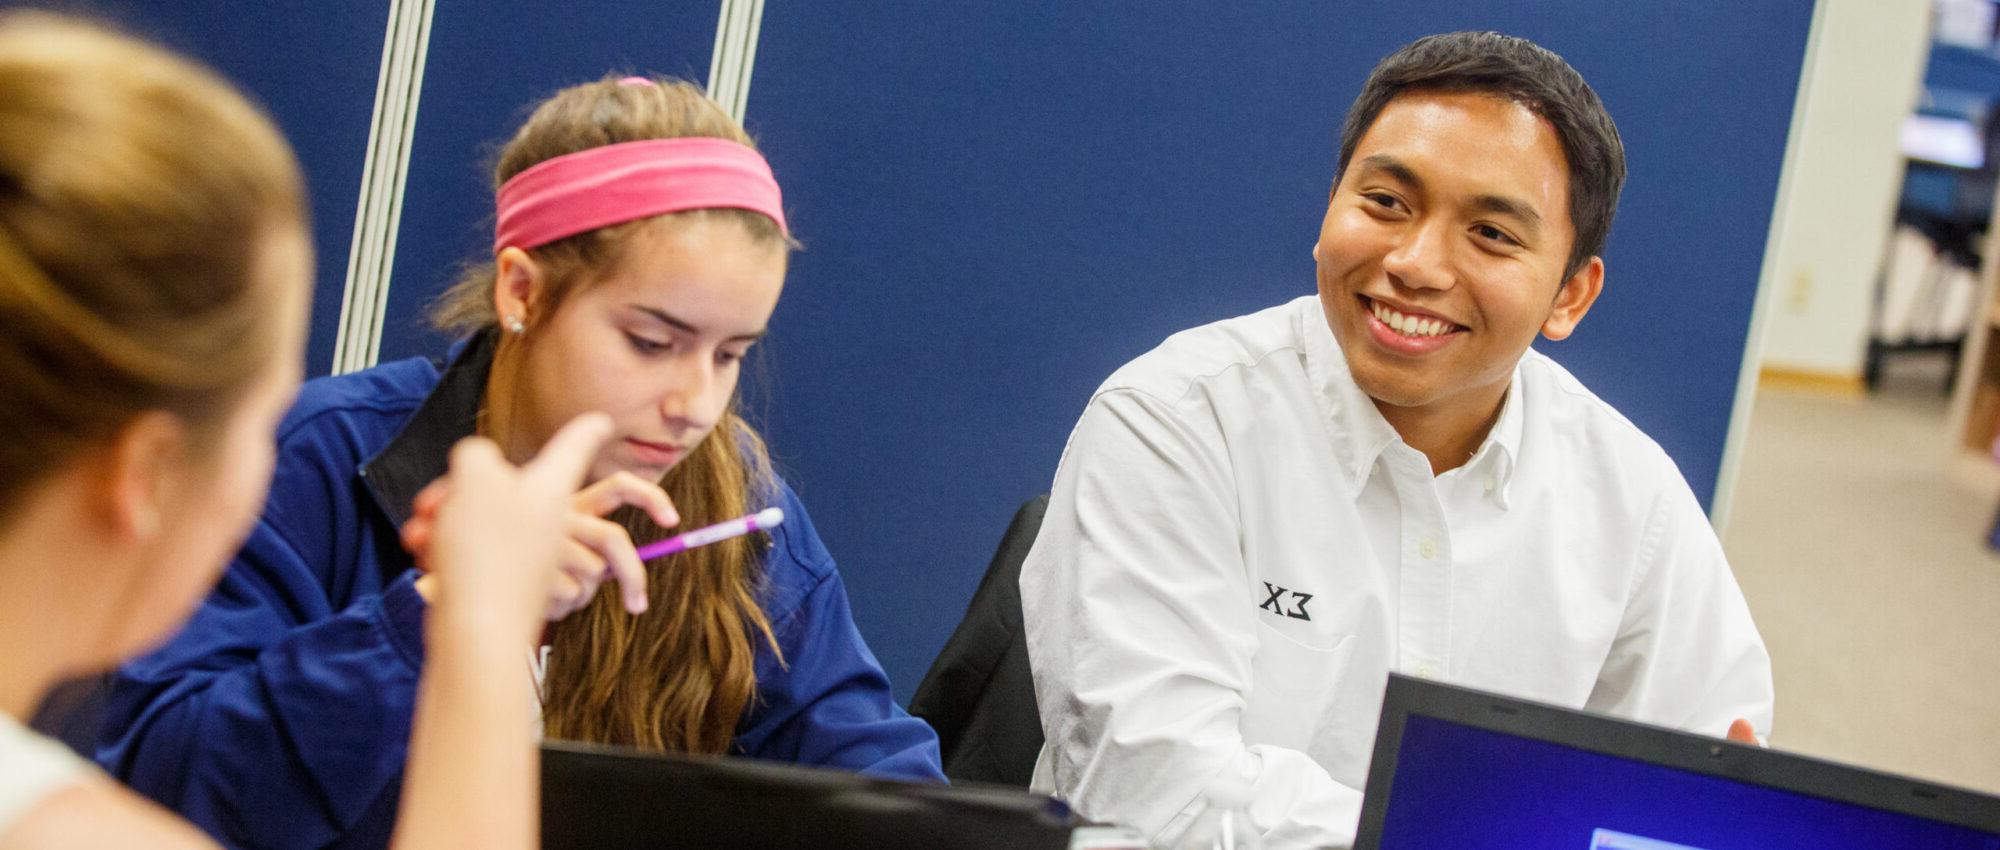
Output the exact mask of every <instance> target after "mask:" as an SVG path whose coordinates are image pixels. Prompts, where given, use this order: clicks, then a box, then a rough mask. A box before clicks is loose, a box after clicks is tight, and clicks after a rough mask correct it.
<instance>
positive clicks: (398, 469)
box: [361, 331, 496, 526]
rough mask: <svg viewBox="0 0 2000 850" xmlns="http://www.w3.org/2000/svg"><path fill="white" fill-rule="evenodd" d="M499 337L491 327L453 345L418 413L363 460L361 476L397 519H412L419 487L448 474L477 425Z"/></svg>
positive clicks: (401, 520) (395, 521)
mask: <svg viewBox="0 0 2000 850" xmlns="http://www.w3.org/2000/svg"><path fill="white" fill-rule="evenodd" d="M495 337H496V334H495V333H494V332H493V331H487V332H485V333H481V334H478V335H476V336H474V337H472V338H471V339H468V340H465V341H463V342H460V343H459V344H457V345H455V346H453V347H452V349H453V350H452V352H451V355H450V356H451V365H450V366H448V367H446V369H445V371H444V374H443V375H442V376H441V377H439V379H438V384H437V386H436V387H433V388H432V389H431V392H430V395H428V396H425V397H424V403H423V406H421V407H419V408H417V412H416V415H414V416H411V417H410V421H408V422H406V423H404V424H403V430H402V431H400V432H398V433H397V434H396V437H395V439H393V440H390V441H389V444H388V445H386V446H383V447H382V450H381V451H379V452H376V453H375V456H374V457H371V458H369V459H368V460H367V461H366V462H365V463H363V464H361V480H362V481H363V482H365V483H366V484H367V485H368V491H369V493H371V494H372V495H374V497H375V503H376V505H378V506H379V507H381V509H382V512H383V513H385V514H388V515H389V519H390V520H392V521H393V522H394V523H395V524H396V525H398V526H401V525H402V524H403V523H404V522H406V521H408V520H409V518H410V505H411V503H412V502H413V501H415V500H416V498H417V492H418V491H420V490H422V489H423V488H424V487H425V486H427V485H429V484H430V483H431V482H432V481H436V480H437V479H439V478H441V477H443V476H444V474H445V471H446V469H447V467H448V464H449V462H450V458H451V447H452V446H453V445H454V444H456V443H457V442H458V441H459V440H462V439H464V438H466V437H469V436H472V434H473V433H474V432H475V431H476V430H477V429H478V426H479V405H480V402H481V401H482V400H483V399H484V398H485V395H486V375H487V373H488V372H491V371H492V368H493V348H494V340H495Z"/></svg>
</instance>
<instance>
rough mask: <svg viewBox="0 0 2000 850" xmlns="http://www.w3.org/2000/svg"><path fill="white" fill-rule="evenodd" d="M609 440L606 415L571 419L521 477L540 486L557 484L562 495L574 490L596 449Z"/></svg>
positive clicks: (591, 414)
mask: <svg viewBox="0 0 2000 850" xmlns="http://www.w3.org/2000/svg"><path fill="white" fill-rule="evenodd" d="M610 437H611V417H609V416H606V415H604V414H602V413H586V414H583V415H582V416H578V417H577V418H575V419H571V420H570V421H569V424H567V425H564V426H562V428H561V430H558V431H556V435H555V436H553V437H550V438H549V441H548V443H547V444H546V445H544V446H542V452H541V454H538V455H536V456H535V459H534V460H532V461H529V462H528V465H527V466H526V467H524V468H523V477H525V478H527V479H529V480H530V481H532V482H535V483H537V484H541V485H547V486H558V485H559V486H560V487H561V489H562V490H563V491H564V492H570V491H574V490H575V489H576V485H577V482H579V481H581V480H582V479H583V473H584V470H585V469H587V468H589V466H590V461H591V459H592V458H595V457H597V449H598V447H599V446H602V445H603V444H604V441H605V440H606V439H609V438H610Z"/></svg>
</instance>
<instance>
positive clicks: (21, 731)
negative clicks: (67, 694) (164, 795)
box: [0, 714, 214, 850]
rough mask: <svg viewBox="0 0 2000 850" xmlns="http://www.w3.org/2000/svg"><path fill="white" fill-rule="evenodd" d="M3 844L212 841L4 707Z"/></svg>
mask: <svg viewBox="0 0 2000 850" xmlns="http://www.w3.org/2000/svg"><path fill="white" fill-rule="evenodd" d="M0 764H4V765H6V766H7V769H6V770H5V771H0V847H6V848H10V850H11V848H27V847H172V848H180V847H213V846H214V845H213V844H211V843H209V842H208V840H207V838H206V837H205V836H203V835H202V834H201V832H199V831H198V830H196V829H194V828H193V827H191V826H189V825H187V824H186V823H183V822H181V821H180V820H179V819H177V818H175V817H173V816H172V815H170V814H168V813H167V812H166V810H165V809H161V808H159V807H158V806H155V805H153V804H151V803H149V802H147V801H146V800H145V799H144V798H142V797H140V796H138V795H136V794H133V793H131V792H129V791H126V790H125V789H123V788H120V787H119V786H118V784H117V783H115V782H112V781H111V780H110V778H108V777H106V776H105V775H104V774H103V773H102V772H100V771H99V770H98V769H97V768H96V766H94V765H92V764H90V763H89V762H86V761H84V760H83V758H82V757H80V756H78V755H77V754H75V753H73V752H71V751H70V750H69V748H68V747H65V746H63V745H62V744H60V743H58V742H56V741H54V740H52V739H49V738H45V737H43V736H41V735H37V734H35V733H34V732H33V731H31V730H29V729H28V728H27V727H25V726H22V725H21V724H20V723H19V722H17V721H15V720H14V719H13V718H11V717H8V716H6V715H3V714H0Z"/></svg>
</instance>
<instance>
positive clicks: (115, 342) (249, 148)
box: [0, 12, 305, 523]
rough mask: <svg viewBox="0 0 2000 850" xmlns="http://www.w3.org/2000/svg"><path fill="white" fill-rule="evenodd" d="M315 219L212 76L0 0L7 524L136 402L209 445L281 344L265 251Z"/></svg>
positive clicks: (0, 360)
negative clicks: (261, 267) (263, 263)
mask: <svg viewBox="0 0 2000 850" xmlns="http://www.w3.org/2000/svg"><path fill="white" fill-rule="evenodd" d="M219 152H223V153H219ZM304 216H305V213H304V209H303V188H302V183H301V180H300V177H299V173H298V167H297V165H296V163H295V162H294V161H293V159H292V154H291V149H290V148H289V147H287V146H286V145H285V143H284V141H283V140H282V139H281V138H279V136H278V134H277V132H276V131H275V130H274V129H273V128H272V127H271V124H270V122H269V121H268V120H266V119H265V118H264V117H263V115H261V114H260V113H259V112H258V111H257V110H256V108H254V107H252V106H251V105H250V104H249V103H248V102H246V101H244V99H243V98H242V96H240V95H238V94H237V93H236V92H235V91H234V90H233V89H231V88H230V87H229V85H228V84H226V83H224V82H223V81H222V80H221V79H220V78H218V77H216V76H215V75H214V74H212V73H210V72H208V71H206V70H204V69H202V68H200V67H197V66H195V65H194V64H193V63H190V62H187V61H185V60H183V59H180V58H178V57H175V56H173V55H171V54H169V53H167V52H166V51H164V50H161V49H159V48H156V47H153V46H151V45H148V44H145V43H143V42H139V41H137V40H134V39H131V38H128V37H124V36H120V35H116V34H113V33H111V32H108V31H106V30H103V29H100V28H98V27H96V26H93V25H89V24H84V23H80V22H75V21H69V20H65V19H62V18H59V17H55V16H52V15H48V14H44V13H32V12H8V13H4V14H0V326H4V327H5V329H6V330H5V332H4V333H0V523H4V522H7V521H10V520H11V519H12V518H13V517H14V516H15V514H16V513H17V512H18V511H19V509H20V506H21V503H22V500H23V499H24V498H26V497H27V495H28V494H29V492H30V491H31V490H32V489H33V488H34V487H35V486H36V485H38V484H40V483H41V482H42V480H43V479H44V478H46V477H47V476H49V475H51V474H54V473H55V472H56V471H58V470H60V469H62V468H63V467H64V465H65V464H68V463H70V462H71V461H72V460H74V458H76V457H77V456H78V455H80V454H81V453H83V452H85V451H86V450H88V449H89V447H91V446H93V445H96V444H98V443H100V442H102V441H104V440H106V439H110V438H111V437H112V436H113V435H115V434H116V433H117V432H118V431H119V429H121V428H123V427H125V426H126V425H127V424H129V423H130V422H131V421H132V420H133V419H134V418H135V417H137V416H139V415H140V414H141V413H144V412H147V411H154V410H164V411H167V412H170V413H172V414H174V415H175V416H177V417H179V418H180V419H181V421H183V422H185V423H186V424H187V425H188V426H189V428H188V430H189V432H190V433H191V434H193V435H194V437H195V441H194V445H195V447H196V448H197V449H200V448H203V447H205V446H207V445H209V444H210V443H209V441H211V440H213V439H215V436H216V434H218V433H220V431H221V429H219V428H215V427H211V426H212V425H213V424H214V423H216V422H218V421H219V420H220V419H222V418H224V417H226V416H227V415H229V414H230V413H231V412H232V411H234V410H235V409H236V406H237V404H238V403H239V402H240V400H241V399H242V397H243V395H244V393H245V392H247V391H248V389H249V388H250V387H252V386H253V385H254V384H255V381H256V379H257V378H258V377H259V376H260V375H262V374H263V372H264V369H265V368H267V364H268V363H269V362H270V358H271V357H272V356H273V355H274V353H275V352H276V345H277V340H278V337H277V336H276V335H275V334H277V333H278V329H279V328H280V327H281V325H280V322H279V321H278V320H277V319H276V318H275V317H274V314H275V313H276V311H277V306H276V305H278V304H279V303H281V302H279V301H278V299H279V298H280V297H282V295H283V291H282V289H281V288H280V287H279V286H277V285H275V284H273V283H271V282H269V281H265V280H260V279H259V278H260V275H259V273H258V271H257V268H258V261H259V258H260V257H261V256H262V253H261V252H262V251H264V250H265V246H266V244H267V242H268V237H269V236H271V235H272V234H274V233H278V232H282V230H283V229H286V228H292V229H296V228H301V227H303V223H304Z"/></svg>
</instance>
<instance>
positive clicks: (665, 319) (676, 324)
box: [625, 304, 764, 342]
mask: <svg viewBox="0 0 2000 850" xmlns="http://www.w3.org/2000/svg"><path fill="white" fill-rule="evenodd" d="M625 306H627V307H630V308H631V309H633V310H637V311H639V312H641V313H644V314H646V315H648V316H651V317H653V318H654V319H657V320H659V321H660V323H661V324H664V325H667V326H668V327H671V328H673V329H675V330H678V331H680V332H681V333H684V334H688V335H690V336H701V329H700V328H698V327H695V326H694V323H692V322H689V321H687V320H686V319H682V318H680V317H679V316H675V315H674V314H672V313H669V312H667V311H665V310H661V309H658V308H656V307H647V306H645V305H643V304H627V305H625ZM763 336H764V331H763V330H761V329H760V330H758V331H756V332H754V333H747V334H737V335H735V336H732V337H730V338H729V341H730V342H738V341H752V342H754V341H756V340H758V339H762V338H763Z"/></svg>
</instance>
